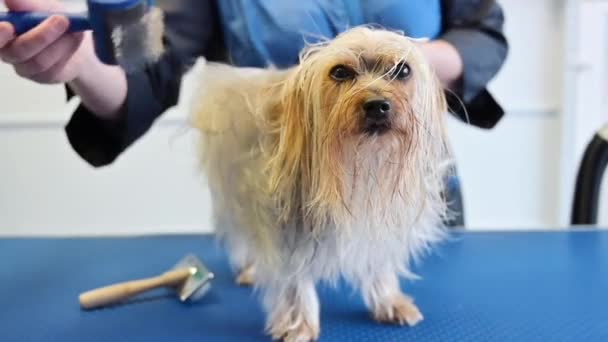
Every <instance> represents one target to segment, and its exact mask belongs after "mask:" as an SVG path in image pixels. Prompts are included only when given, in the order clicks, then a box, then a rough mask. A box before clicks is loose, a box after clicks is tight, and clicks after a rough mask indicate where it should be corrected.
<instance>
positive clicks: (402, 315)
mask: <svg viewBox="0 0 608 342" xmlns="http://www.w3.org/2000/svg"><path fill="white" fill-rule="evenodd" d="M373 314H374V319H375V320H376V321H378V322H381V323H392V324H399V325H404V324H407V325H409V326H410V327H412V326H414V325H416V324H418V323H419V322H420V321H422V320H423V319H424V317H423V316H422V313H420V310H418V307H416V305H414V303H413V302H412V300H411V299H410V298H408V297H406V296H404V295H398V296H395V297H394V298H393V299H392V300H390V301H387V302H386V303H385V304H384V305H381V306H379V307H377V308H376V309H375V310H374V313H373Z"/></svg>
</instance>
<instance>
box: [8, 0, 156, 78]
mask: <svg viewBox="0 0 608 342" xmlns="http://www.w3.org/2000/svg"><path fill="white" fill-rule="evenodd" d="M56 14H59V15H63V16H65V17H67V18H68V20H69V21H70V26H69V28H68V31H69V32H82V31H88V30H92V32H93V41H94V44H95V53H96V54H97V57H98V58H99V59H100V60H101V61H102V62H103V63H105V64H109V65H120V66H122V67H123V68H124V69H125V70H127V71H130V70H134V69H137V68H141V67H142V66H143V65H145V64H146V63H148V62H152V61H155V60H156V59H158V58H159V56H160V55H161V54H162V52H163V39H162V35H163V18H162V12H161V11H160V9H158V8H156V7H154V5H153V1H152V0H87V11H86V12H84V13H50V12H14V11H13V12H3V13H2V12H0V21H7V22H9V23H10V24H12V25H13V27H14V28H15V34H16V35H17V36H19V35H21V34H23V33H25V32H27V31H29V30H31V29H32V28H34V27H35V26H37V25H38V24H40V23H41V22H42V21H44V20H45V19H47V18H49V17H50V16H51V15H56Z"/></svg>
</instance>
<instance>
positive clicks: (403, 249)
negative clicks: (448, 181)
mask: <svg viewBox="0 0 608 342" xmlns="http://www.w3.org/2000/svg"><path fill="white" fill-rule="evenodd" d="M404 65H406V66H407V67H408V68H409V70H411V75H408V77H407V78H404V79H398V78H399V77H398V75H401V74H399V72H400V70H401V69H400V68H403V66H404ZM337 66H342V67H344V68H346V70H348V71H349V72H351V73H352V75H351V76H352V77H350V78H347V79H346V80H336V77H332V75H333V74H332V73H333V72H334V70H336V67H337ZM347 75H349V74H347ZM198 80H199V82H200V86H199V89H198V90H197V92H196V93H195V102H194V106H193V109H192V123H193V125H194V127H196V128H197V129H198V130H199V132H200V133H201V143H200V156H201V167H202V169H203V170H204V172H205V174H206V176H207V178H208V181H209V187H210V190H211V193H212V197H213V206H214V217H215V224H216V230H217V232H218V235H219V236H220V237H221V238H222V239H223V240H224V241H226V243H227V245H228V248H229V250H230V255H231V260H232V262H233V264H234V266H235V268H237V269H242V270H243V271H244V274H241V277H240V278H239V279H241V281H243V282H253V283H254V284H255V285H256V286H257V287H259V288H260V289H261V290H262V292H263V294H264V303H265V305H266V308H267V311H268V322H267V330H268V332H269V333H270V334H271V335H272V336H273V337H275V338H283V339H285V340H289V341H306V340H314V339H316V338H317V337H318V334H319V331H320V330H319V317H318V316H319V313H318V311H319V310H318V306H319V304H318V299H317V297H316V293H315V290H314V284H315V282H316V281H318V280H328V281H334V280H336V279H337V278H338V277H339V276H340V275H342V276H344V277H345V278H346V279H347V280H349V281H350V282H352V283H353V284H354V285H355V286H357V287H358V288H359V289H360V290H361V291H362V294H363V297H364V299H365V302H366V303H367V304H368V306H369V307H370V310H371V311H372V313H373V315H374V317H375V318H376V319H377V320H380V321H391V322H396V323H400V324H403V323H408V324H415V323H416V322H417V321H419V320H420V319H422V316H421V315H420V313H419V311H418V310H417V308H416V307H415V306H414V304H413V303H412V301H411V300H410V299H409V298H408V297H407V296H405V295H404V294H402V293H401V290H400V289H399V284H398V280H397V275H398V274H403V275H406V276H412V274H411V273H410V272H409V271H408V263H409V261H410V259H411V258H415V257H417V256H419V255H420V253H422V252H423V251H424V250H425V249H427V248H428V247H429V246H430V245H431V243H433V242H435V241H438V240H439V239H440V238H441V237H442V227H441V222H442V219H443V217H444V215H445V203H444V201H443V199H442V197H441V190H442V185H443V177H444V173H445V171H446V170H445V167H444V162H445V161H446V160H447V158H448V151H447V148H446V138H445V137H446V134H445V129H444V114H445V112H446V111H447V108H446V102H445V99H444V95H443V89H442V87H441V85H440V83H439V81H438V80H437V78H436V77H435V74H434V72H433V70H432V69H431V67H430V66H429V65H428V64H427V63H426V61H425V58H424V56H423V55H422V54H421V52H420V51H419V50H418V49H417V47H416V44H415V43H414V42H413V41H412V40H410V39H408V38H407V37H404V36H403V35H401V34H398V33H395V32H389V31H385V30H379V29H371V28H366V27H358V28H353V29H351V30H349V31H347V32H345V33H343V34H341V35H339V36H338V37H336V38H335V39H333V40H330V41H327V42H323V43H319V44H316V45H312V46H309V47H308V48H307V49H306V50H305V51H303V52H302V54H301V58H300V63H299V64H298V65H297V66H294V67H292V68H290V69H287V70H272V69H254V68H236V67H231V66H227V65H221V64H212V63H207V65H205V66H204V68H203V72H202V74H201V75H200V77H198ZM372 99H383V100H385V101H388V103H390V105H391V107H390V108H391V110H390V113H389V116H388V119H387V120H386V122H383V125H384V126H382V128H383V129H376V128H377V127H376V126H373V125H372V126H370V124H369V120H368V119H367V118H366V112H365V110H364V109H363V107H364V105H365V103H366V102H368V101H370V100H372ZM370 127H371V128H370ZM243 279H245V280H243Z"/></svg>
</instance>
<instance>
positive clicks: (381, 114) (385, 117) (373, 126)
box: [363, 98, 392, 134]
mask: <svg viewBox="0 0 608 342" xmlns="http://www.w3.org/2000/svg"><path fill="white" fill-rule="evenodd" d="M363 112H364V115H365V118H364V120H363V129H364V131H365V132H366V133H368V134H382V133H384V132H386V131H387V130H388V129H390V128H391V122H390V119H391V115H392V106H391V103H390V101H389V100H387V99H385V98H374V99H370V100H368V101H366V102H365V103H364V104H363Z"/></svg>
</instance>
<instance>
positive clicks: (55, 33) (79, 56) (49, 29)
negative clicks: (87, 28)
mask: <svg viewBox="0 0 608 342" xmlns="http://www.w3.org/2000/svg"><path fill="white" fill-rule="evenodd" d="M5 4H6V7H7V8H8V9H9V10H12V11H59V10H61V6H60V4H59V2H57V1H55V0H5ZM68 27H69V21H68V20H67V18H65V17H63V16H53V17H50V18H48V19H47V20H45V21H44V22H42V23H41V24H40V25H38V26H37V27H35V28H33V29H32V30H30V31H28V32H27V33H24V34H22V35H21V36H19V37H15V32H14V28H13V27H12V25H10V24H9V23H7V22H0V59H2V61H4V62H5V63H9V64H11V65H13V67H14V69H15V71H16V72H17V74H18V75H20V76H22V77H24V78H27V79H30V80H33V81H36V82H38V83H61V82H69V81H72V80H73V79H74V78H76V77H77V76H78V74H79V71H80V70H81V68H82V66H83V60H84V55H85V51H84V50H88V49H89V48H90V47H87V46H85V44H83V38H84V34H83V33H73V34H70V33H66V31H67V29H68ZM86 45H90V44H86Z"/></svg>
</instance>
